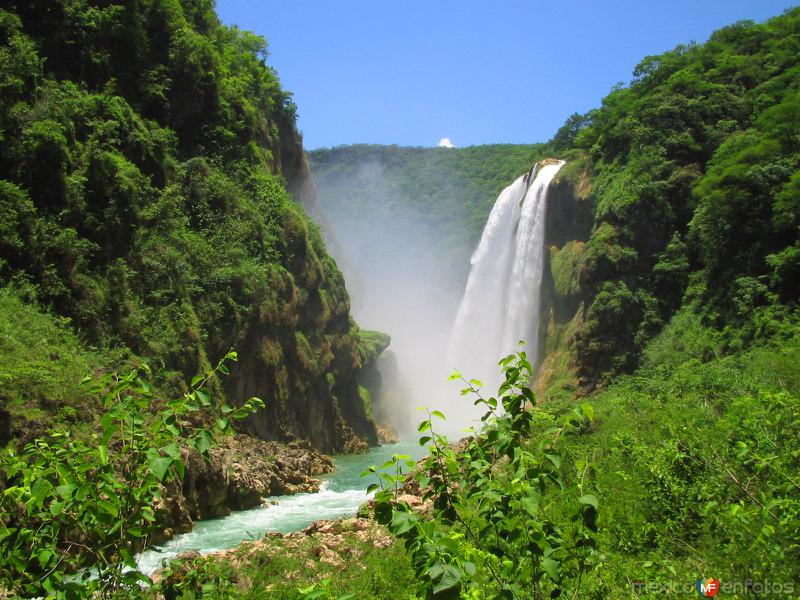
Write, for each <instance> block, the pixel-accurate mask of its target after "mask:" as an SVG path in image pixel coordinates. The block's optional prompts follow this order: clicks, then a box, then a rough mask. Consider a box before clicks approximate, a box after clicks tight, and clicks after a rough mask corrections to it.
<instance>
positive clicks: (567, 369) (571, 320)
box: [536, 161, 594, 398]
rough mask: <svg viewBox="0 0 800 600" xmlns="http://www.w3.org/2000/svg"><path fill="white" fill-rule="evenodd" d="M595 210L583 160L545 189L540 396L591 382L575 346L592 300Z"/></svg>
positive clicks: (565, 169)
mask: <svg viewBox="0 0 800 600" xmlns="http://www.w3.org/2000/svg"><path fill="white" fill-rule="evenodd" d="M593 208H594V207H593V201H592V197H591V181H590V178H589V173H588V170H587V166H586V164H585V163H584V162H582V161H568V162H567V164H566V165H564V166H563V167H562V168H561V170H560V171H559V172H558V174H557V175H556V177H555V178H554V179H553V182H552V183H551V184H550V190H549V192H548V205H547V217H546V219H547V220H546V224H545V240H544V244H545V254H544V258H545V264H544V272H543V274H542V288H541V289H542V301H541V317H540V318H541V321H540V325H539V356H538V357H537V363H538V364H539V369H538V376H537V383H536V388H537V393H538V394H539V395H540V396H542V397H544V398H548V397H554V396H559V395H572V394H574V393H576V392H578V391H579V390H580V386H585V385H586V384H587V383H588V382H589V379H588V378H587V373H586V371H587V369H586V368H587V365H583V364H581V363H580V362H579V361H578V360H576V358H577V357H576V344H577V342H578V340H579V338H580V335H581V332H582V331H583V328H584V321H585V318H586V310H585V307H586V306H587V302H591V297H590V287H591V286H590V285H588V282H587V281H586V280H585V273H584V265H585V261H586V243H587V241H588V240H589V237H590V235H591V233H592V226H593V212H592V211H593Z"/></svg>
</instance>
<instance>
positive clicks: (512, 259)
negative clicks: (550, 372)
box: [448, 160, 564, 394]
mask: <svg viewBox="0 0 800 600" xmlns="http://www.w3.org/2000/svg"><path fill="white" fill-rule="evenodd" d="M563 164H564V161H553V160H547V161H542V162H540V163H537V164H536V165H535V166H534V167H533V169H531V171H530V172H529V173H526V174H525V175H523V176H521V177H520V178H519V179H517V180H516V181H515V182H514V183H512V184H511V185H510V186H508V187H507V188H506V189H504V190H503V191H502V193H501V194H500V196H498V198H497V200H496V201H495V203H494V207H493V208H492V212H491V213H490V214H489V220H488V221H487V222H486V226H485V227H484V229H483V235H482V236H481V241H480V243H479V244H478V247H477V249H476V250H475V252H474V254H473V255H472V259H471V264H472V269H471V271H470V274H469V279H468V280H467V287H466V289H465V291H464V296H463V297H462V299H461V304H460V306H459V308H458V313H457V316H456V320H455V324H454V326H453V332H452V334H451V338H450V345H449V350H448V365H449V366H450V367H452V368H457V369H458V370H459V371H461V372H462V373H463V374H464V376H465V377H468V378H477V379H480V380H481V381H482V382H483V383H484V384H485V386H486V387H485V390H486V392H487V393H489V394H494V393H495V392H496V391H497V384H498V383H499V382H500V379H501V376H500V371H499V367H498V366H497V363H498V361H499V360H500V359H501V358H502V357H503V356H506V355H507V354H510V353H512V352H514V351H515V350H516V349H517V342H519V340H525V341H526V347H525V350H526V352H527V353H528V357H529V358H530V360H531V361H533V360H534V359H535V357H536V352H537V343H538V338H539V303H540V298H541V293H540V288H541V283H542V271H543V266H544V222H545V212H546V209H547V190H548V187H549V185H550V182H551V181H552V179H553V177H555V175H556V173H557V172H558V170H559V169H560V168H561V166H562V165H563Z"/></svg>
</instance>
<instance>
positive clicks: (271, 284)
mask: <svg viewBox="0 0 800 600" xmlns="http://www.w3.org/2000/svg"><path fill="white" fill-rule="evenodd" d="M7 4H8V5H7V6H6V8H4V9H3V10H0V65H1V68H0V89H2V95H0V284H2V287H0V317H2V318H0V385H1V386H2V391H0V402H2V405H1V406H0V439H1V440H2V441H3V442H5V441H8V439H14V440H15V441H16V444H11V445H9V447H8V448H7V449H6V450H4V451H3V452H2V453H0V471H2V481H0V483H1V484H2V495H1V496H0V508H2V512H0V550H2V552H0V562H2V564H0V566H1V567H2V568H1V569H0V582H2V585H4V586H7V587H10V588H13V590H14V591H18V592H19V593H20V594H21V595H27V596H35V595H44V596H54V597H85V596H86V595H87V594H90V593H92V592H93V591H99V592H101V593H102V594H103V595H106V596H109V595H114V594H123V595H133V594H134V593H141V594H144V595H147V594H163V596H164V597H166V598H193V597H206V598H215V597H217V598H232V597H236V598H239V597H250V598H266V597H287V598H294V597H297V598H335V597H340V598H352V597H362V598H381V597H386V598H413V597H442V598H445V597H463V598H474V599H478V598H480V599H482V598H493V597H501V598H533V599H536V600H539V599H541V598H544V597H547V596H549V597H553V598H556V597H572V598H597V599H601V598H636V597H642V596H645V597H648V596H649V597H675V598H678V597H686V594H687V593H689V594H691V593H694V591H693V588H692V586H693V582H695V581H696V580H697V579H698V578H701V577H716V578H719V579H720V580H721V581H722V582H723V584H724V583H731V584H734V583H738V584H740V585H744V583H745V581H747V580H750V581H751V582H753V584H754V587H753V589H752V590H745V589H742V590H741V591H740V592H732V595H733V596H734V597H737V596H738V597H744V596H752V595H760V594H762V592H758V588H756V587H755V586H757V585H760V586H764V585H765V584H768V585H770V586H775V585H780V586H784V587H783V588H782V590H783V591H782V592H777V591H775V588H774V587H773V588H771V589H768V590H766V591H765V592H764V594H763V595H765V596H772V595H777V596H780V595H786V596H793V595H796V593H797V590H796V589H795V587H796V586H797V582H798V581H800V544H798V540H800V467H798V465H800V454H799V453H798V448H800V313H798V306H797V300H798V292H799V291H800V288H798V285H800V284H798V281H800V242H799V241H798V233H800V200H799V199H800V137H799V136H798V131H800V62H799V61H800V58H799V57H800V9H793V10H790V11H788V12H787V13H786V14H785V15H783V16H781V17H778V18H775V19H772V20H770V21H768V22H766V23H763V24H753V23H747V22H744V23H737V24H734V25H732V26H730V27H727V28H725V29H722V30H720V31H718V32H716V33H715V34H713V35H712V37H711V39H710V40H709V41H708V42H707V43H705V44H702V45H698V44H693V45H690V46H680V47H678V48H676V49H675V50H673V51H671V52H667V53H665V54H662V55H660V56H654V57H648V58H646V59H645V60H644V61H642V63H640V65H639V66H638V67H637V68H636V71H635V72H634V79H633V81H632V82H631V83H630V85H628V86H619V87H617V88H615V89H614V90H613V91H612V92H611V94H609V96H607V97H606V98H605V99H604V100H603V103H602V105H601V106H600V107H599V108H597V109H596V110H593V111H590V112H589V113H588V114H586V115H574V116H573V117H571V118H570V119H569V120H568V121H567V123H566V124H565V125H564V127H562V128H561V129H560V130H559V131H558V132H557V133H556V135H555V136H554V138H553V139H552V140H551V141H550V142H548V143H547V144H544V145H535V146H485V147H475V148H465V149H455V150H453V149H419V148H398V147H378V146H350V147H343V148H335V149H331V150H320V151H316V152H314V153H312V154H311V155H310V159H311V161H312V163H313V166H314V169H315V171H316V173H317V176H318V178H319V181H320V184H321V188H322V190H323V197H322V199H321V201H322V203H323V206H325V208H327V209H333V210H334V211H335V212H336V213H337V214H339V215H340V216H342V218H345V219H350V220H351V222H353V223H356V224H358V226H359V227H364V228H367V227H375V226H376V224H377V226H378V227H384V226H385V227H387V228H388V226H389V225H390V224H391V223H392V222H393V220H396V219H397V218H409V219H412V220H413V222H414V223H417V224H419V227H420V228H428V229H429V231H428V232H427V233H431V232H435V236H434V239H436V240H437V244H439V248H440V249H441V250H442V255H444V256H446V257H447V258H446V262H447V265H446V267H447V268H450V270H451V272H452V276H453V277H454V278H455V279H456V280H457V279H459V278H462V279H463V276H464V275H465V274H466V273H465V270H466V268H467V260H466V258H467V256H468V254H469V251H470V250H471V248H472V247H473V246H474V244H475V242H476V241H477V238H478V235H479V233H480V230H481V228H482V227H483V224H484V222H485V218H486V215H487V214H488V211H489V209H490V206H491V203H492V201H493V200H494V198H495V197H496V195H497V194H498V193H499V191H500V190H501V188H502V187H504V186H505V185H507V184H508V183H509V182H510V181H511V180H513V178H514V177H516V176H518V175H519V174H521V173H522V172H524V171H526V170H527V169H528V168H529V167H530V166H531V163H532V162H533V160H535V159H537V158H541V157H544V156H547V155H558V156H560V157H564V158H566V159H568V161H569V162H568V163H567V165H566V166H565V168H564V169H563V170H562V172H560V173H559V176H558V177H557V179H556V180H555V182H554V185H553V188H552V190H551V191H552V194H553V196H552V198H551V210H550V212H549V216H548V223H547V230H548V233H547V240H546V243H547V244H548V246H549V252H547V253H546V256H547V257H548V258H549V261H548V264H547V268H546V274H545V294H544V298H543V305H544V306H545V311H544V313H545V314H544V315H543V321H545V324H546V327H543V328H542V331H546V332H547V339H546V340H545V344H544V348H545V357H544V358H545V360H544V362H543V363H542V367H541V369H540V372H539V373H538V374H537V375H538V378H539V386H540V387H542V388H544V393H543V394H540V398H541V399H542V400H541V401H538V402H537V399H536V398H535V397H534V394H533V392H532V391H531V390H530V389H529V387H528V385H529V384H530V383H531V375H532V371H533V369H532V365H531V363H530V362H529V361H528V357H527V356H526V355H525V354H524V353H519V354H518V355H516V356H510V357H506V358H505V359H503V360H502V361H501V363H500V365H501V368H502V369H503V372H504V374H505V383H504V384H503V385H502V386H501V388H500V389H499V390H498V394H497V395H496V396H493V397H486V396H482V395H481V392H480V390H479V388H480V383H479V382H476V381H474V380H470V381H466V384H467V387H466V388H465V390H464V393H463V395H464V396H465V401H468V400H469V398H470V397H476V400H475V402H476V403H477V404H479V405H481V406H483V407H484V408H485V409H486V416H485V423H486V428H485V429H484V430H483V431H482V432H481V433H480V434H476V435H474V436H472V437H470V438H468V439H466V440H465V441H462V442H461V443H459V444H458V445H457V446H456V447H451V446H449V445H448V444H447V440H446V439H445V438H444V437H443V436H441V435H440V434H438V432H437V431H435V429H436V427H437V426H438V425H437V423H436V419H440V418H443V417H444V415H441V414H440V413H431V414H430V415H429V416H428V418H427V419H425V420H424V421H423V422H422V424H421V425H420V432H421V434H422V438H421V439H420V442H421V444H423V445H426V446H427V447H428V449H429V451H430V456H429V457H428V458H427V459H425V461H424V462H423V463H422V465H421V466H420V467H419V468H418V469H417V470H416V471H415V472H414V474H413V476H412V478H411V479H410V480H408V481H403V480H402V477H403V475H402V470H403V468H404V467H405V466H407V465H406V464H405V461H406V457H403V456H395V457H394V459H393V460H392V461H390V462H389V463H388V464H387V465H384V469H389V472H382V473H381V472H380V471H379V469H377V468H376V469H374V470H373V471H372V472H373V473H374V474H377V475H378V476H379V483H377V484H375V486H374V488H373V489H375V490H376V492H377V493H376V500H375V505H374V514H375V516H376V519H377V520H378V521H379V522H380V523H381V524H382V525H383V526H385V527H386V528H387V529H388V530H389V531H391V532H392V533H393V534H394V535H395V536H397V538H398V539H399V540H402V541H403V543H404V549H405V551H403V548H401V546H400V544H399V543H392V540H391V539H390V540H389V543H387V544H385V545H381V547H376V546H375V545H374V544H370V543H367V542H365V541H364V539H362V538H360V537H359V536H358V535H356V533H358V532H355V531H344V532H339V533H341V534H342V535H343V536H344V538H345V541H344V542H341V543H340V544H339V547H338V549H337V550H336V552H334V556H330V555H328V554H326V552H325V550H323V547H325V548H327V546H324V544H323V543H322V542H320V541H319V539H318V538H315V537H314V535H316V534H313V535H310V536H309V537H308V538H299V539H294V538H281V539H270V540H267V541H264V542H258V543H257V544H256V545H254V547H248V548H243V549H240V550H238V551H237V552H236V553H233V554H232V555H228V556H226V557H224V558H217V559H201V560H199V561H194V562H191V563H181V562H180V561H176V562H175V563H174V564H173V565H172V567H171V568H170V571H169V572H168V573H167V574H166V577H165V579H164V580H163V582H162V583H161V584H160V586H159V587H157V588H154V589H151V590H149V591H148V590H139V588H138V587H135V586H136V581H139V580H141V576H140V575H139V574H137V573H136V572H135V571H127V570H126V568H125V567H131V566H133V553H134V552H135V551H136V550H137V549H139V548H141V547H142V545H144V544H145V543H147V541H148V540H149V539H152V535H153V534H154V533H155V532H156V525H155V523H156V519H157V516H158V511H159V506H160V504H159V501H160V498H159V496H160V494H161V485H163V484H165V483H166V484H170V483H175V482H176V481H177V479H178V478H179V477H180V476H181V475H182V471H183V469H184V462H183V458H182V457H183V455H182V453H181V449H182V447H193V448H194V449H195V450H198V451H200V452H201V453H204V452H206V451H207V450H208V448H209V446H210V444H211V443H212V441H213V436H214V434H215V433H217V432H220V431H226V430H228V429H229V427H230V425H231V420H232V419H234V418H238V417H244V416H246V415H249V416H248V419H249V420H248V428H249V430H251V431H255V432H256V433H258V434H259V435H262V436H266V437H273V436H284V437H291V436H301V437H303V436H305V437H310V438H312V439H313V441H315V442H316V443H317V444H319V445H321V446H323V447H324V448H327V449H340V448H343V447H348V446H347V445H348V442H350V441H352V439H353V434H354V433H355V434H357V435H360V436H364V437H367V438H370V439H371V438H373V437H374V436H375V428H374V424H373V423H372V421H371V411H372V408H373V407H372V398H371V395H370V392H369V390H368V389H367V388H366V387H360V386H359V381H358V377H357V375H358V371H359V369H360V368H361V367H362V365H365V364H370V363H374V360H375V358H376V356H377V355H378V354H379V353H380V352H381V351H382V349H383V348H385V346H386V344H387V343H388V339H387V337H386V336H384V335H382V334H379V333H377V332H364V331H360V330H358V328H357V326H355V324H354V323H353V322H352V320H351V319H350V318H349V316H348V309H349V300H348V297H347V294H346V291H345V288H344V282H343V281H342V277H341V274H340V273H339V271H338V269H337V268H336V265H335V264H334V263H333V261H332V259H331V258H330V257H329V256H328V255H327V253H326V251H325V249H324V247H323V244H322V241H321V236H320V232H319V230H318V228H317V227H316V226H314V225H313V224H311V223H310V222H309V221H308V218H307V216H306V215H305V212H304V210H303V208H302V207H301V206H300V205H298V204H297V203H296V202H295V200H294V199H293V198H292V197H291V196H290V195H289V194H288V192H287V191H286V188H287V186H291V187H293V189H299V187H298V186H301V185H302V184H301V181H300V180H302V179H303V178H304V177H305V176H307V175H308V173H307V169H306V165H305V162H304V159H303V158H302V148H301V145H300V140H299V135H298V133H297V131H296V128H295V124H294V120H295V108H294V106H293V104H292V102H291V100H290V98H289V96H288V94H286V92H284V91H283V90H281V88H280V86H279V83H278V80H277V78H276V76H275V73H274V72H273V71H272V70H271V69H270V68H269V67H267V66H266V63H265V58H266V46H265V42H264V41H263V40H262V39H260V38H257V37H255V36H253V35H251V34H247V33H243V32H240V31H238V30H237V29H235V28H228V27H224V26H222V25H221V24H220V23H219V21H218V20H217V18H216V16H215V15H214V12H213V9H212V5H211V3H210V2H205V1H195V0H149V1H143V2H135V3H127V2H126V3H121V2H103V3H95V2H90V1H89V0H34V1H32V2H30V1H26V2H11V3H7ZM292 178H294V181H292ZM354 183H355V185H354ZM354 189H355V190H356V191H355V192H354V191H353V190H354ZM379 196H380V198H379ZM378 199H380V200H381V201H380V202H378V201H377V200H378ZM384 200H385V201H384ZM368 212H373V213H374V214H375V219H369V220H367V219H360V218H358V217H359V216H361V215H363V214H367V213H368ZM354 233H355V235H361V234H365V232H364V231H362V230H359V229H356V230H355V231H354ZM231 346H236V347H237V348H239V349H240V350H241V351H242V353H243V356H244V358H243V360H242V361H241V362H240V363H238V365H237V366H236V367H234V369H233V373H232V375H233V377H231V378H230V379H229V380H228V382H227V383H226V384H224V385H223V384H220V383H215V380H214V379H213V378H212V377H211V375H212V374H213V372H214V370H212V369H211V368H210V364H212V363H211V360H212V358H213V357H216V356H221V355H225V354H226V352H227V351H228V348H230V347H231ZM532 358H537V357H532ZM125 362H129V363H130V364H131V368H130V369H126V371H127V372H128V373H129V374H128V375H125V376H121V377H120V376H116V375H109V374H107V373H108V371H109V369H110V368H112V367H113V366H114V365H119V364H120V363H125ZM532 362H533V361H532ZM147 365H153V366H155V367H157V368H158V369H159V371H161V372H164V373H165V375H166V377H165V380H164V381H163V382H161V383H159V386H158V388H153V390H154V391H151V388H150V384H149V383H148V382H147V381H146V379H145V378H144V377H143V376H142V375H141V374H140V373H143V372H147ZM218 368H219V369H221V370H222V369H223V368H222V367H218ZM93 369H94V370H95V375H94V377H92V378H91V380H92V381H95V387H94V388H87V387H81V386H79V385H78V384H77V381H78V379H79V378H80V377H82V376H83V375H85V374H86V373H89V372H91V371H92V370H93ZM196 372H203V373H205V375H204V376H202V377H200V378H196V379H194V380H193V381H192V383H191V384H190V385H188V386H187V385H185V384H183V383H181V382H182V381H183V380H184V379H185V378H186V377H188V376H189V375H191V374H193V373H196ZM164 390H170V391H174V390H178V391H179V393H177V394H176V395H177V396H178V397H179V398H180V399H179V400H177V401H174V402H166V403H165V402H163V401H162V400H161V398H164V397H172V395H167V394H164V393H162V392H163V391H164ZM157 392H158V393H157ZM252 393H255V394H256V395H259V396H263V397H265V398H266V399H267V400H268V403H267V405H266V409H265V410H259V411H257V412H255V414H251V413H253V412H254V411H255V409H256V408H258V404H259V403H258V402H257V401H250V402H247V401H246V400H245V398H246V397H247V396H249V395H251V394H252ZM576 394H580V395H586V396H588V397H587V398H584V399H582V400H580V401H576V399H575V395H576ZM212 397H213V398H215V399H217V400H216V401H212V399H211V398H212ZM229 404H231V405H234V406H240V408H239V409H234V408H232V407H231V406H229ZM101 407H102V408H101ZM501 407H502V409H503V410H502V411H501V410H500V408H501ZM201 409H205V410H206V411H207V412H210V413H211V414H210V415H206V416H199V414H200V412H201ZM353 429H356V431H355V432H354V431H353ZM15 446H16V447H15ZM414 487H416V488H417V491H419V492H420V495H421V498H422V499H423V500H424V501H425V502H428V503H429V507H428V508H427V512H418V511H419V509H420V507H419V506H418V505H417V504H416V503H413V502H411V501H410V500H409V498H408V497H404V495H403V494H401V492H407V491H409V489H410V490H412V491H413V489H414ZM422 509H423V511H424V510H426V509H425V507H424V506H423V507H422ZM370 528H371V529H370V533H369V535H371V536H381V535H385V532H386V529H382V528H381V527H380V526H379V525H378V524H372V525H370ZM361 531H362V532H363V530H361ZM318 533H319V532H318ZM290 540H294V541H293V542H292V543H290ZM318 542H319V543H318ZM328 550H330V549H329V548H328ZM311 555H313V556H311ZM337 555H338V558H337ZM342 557H344V558H342ZM323 558H324V559H325V560H323ZM364 567H366V568H364ZM91 569H96V573H97V575H98V576H97V577H95V578H91V577H88V575H89V572H90V570H91ZM637 582H638V583H637ZM789 585H792V586H795V587H792V588H791V589H790V588H788V587H786V586H789ZM762 589H763V587H762ZM0 592H2V590H0ZM784 592H785V593H784Z"/></svg>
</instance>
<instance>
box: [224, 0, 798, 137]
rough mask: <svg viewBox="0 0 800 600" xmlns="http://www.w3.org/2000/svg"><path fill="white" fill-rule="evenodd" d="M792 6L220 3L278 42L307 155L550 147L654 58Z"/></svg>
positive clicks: (685, 1)
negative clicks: (574, 119)
mask: <svg viewBox="0 0 800 600" xmlns="http://www.w3.org/2000/svg"><path fill="white" fill-rule="evenodd" d="M790 6H792V3H791V2H788V1H787V0H670V1H661V0H658V1H656V0H603V1H594V0H592V1H590V0H585V1H577V0H547V1H542V0H528V1H523V0H485V1H482V2H481V1H474V0H460V1H459V0H427V2H426V1H422V0H394V1H393V0H288V1H287V0H217V11H218V13H219V15H220V17H221V19H222V21H223V22H225V23H227V24H236V25H238V26H239V27H241V28H242V29H248V30H250V31H254V32H256V33H258V34H260V35H263V36H265V37H266V38H267V40H268V42H269V46H270V59H269V62H270V64H272V66H274V67H275V68H276V69H277V71H278V74H279V75H280V78H281V81H282V83H283V86H284V87H285V88H286V89H288V90H290V91H291V92H293V93H294V97H295V101H296V102H297V104H298V107H299V126H300V129H301V131H302V132H303V134H304V140H305V145H306V148H308V149H313V148H319V147H325V146H334V145H338V144H351V143H358V142H369V143H380V144H400V145H413V146H434V145H436V144H437V142H438V141H439V140H440V139H442V138H445V137H447V138H450V139H452V141H453V142H454V143H455V144H456V145H457V146H469V145H473V144H486V143H501V142H514V143H529V142H538V141H546V140H547V139H549V138H550V137H551V136H552V135H553V133H555V131H556V130H557V129H558V127H559V126H560V125H561V124H562V123H563V122H564V120H565V119H566V118H567V117H568V116H569V115H571V114H572V113H574V112H585V111H587V110H589V109H591V108H593V107H595V106H597V105H598V104H599V102H600V100H601V98H602V97H603V96H604V95H606V94H607V93H608V92H609V90H610V89H611V87H612V86H613V85H614V84H616V83H617V82H620V81H625V82H627V81H628V80H629V79H630V74H631V72H632V70H633V68H634V67H635V66H636V64H637V63H638V62H639V60H641V58H643V57H644V56H646V55H648V54H657V53H660V52H663V51H666V50H669V49H672V48H673V47H675V46H676V45H677V44H681V43H687V42H689V41H692V40H694V41H698V42H702V41H704V40H706V39H707V38H708V36H709V34H710V33H711V32H712V31H714V30H715V29H718V28H719V27H722V26H724V25H727V24H730V23H733V22H734V21H737V20H740V19H753V20H756V21H763V20H764V19H766V18H769V17H771V16H775V15H778V14H780V13H782V12H783V11H784V10H785V9H786V8H788V7H790Z"/></svg>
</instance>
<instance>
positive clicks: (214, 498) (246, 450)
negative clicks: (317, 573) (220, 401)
mask: <svg viewBox="0 0 800 600" xmlns="http://www.w3.org/2000/svg"><path fill="white" fill-rule="evenodd" d="M184 460H185V462H186V475H185V477H184V478H183V483H182V485H181V486H180V487H178V486H175V487H173V488H171V489H167V490H166V493H165V494H164V501H163V507H164V509H165V511H166V512H165V515H164V518H163V523H164V529H163V532H162V534H163V535H162V536H160V537H159V539H158V540H155V541H156V543H161V542H163V541H166V540H168V539H170V538H171V537H172V536H173V535H175V534H177V533H183V532H186V531H189V530H191V528H192V523H193V522H195V521H199V520H202V519H210V518H214V517H222V516H225V515H228V514H230V512H231V511H232V510H244V509H248V508H253V507H255V506H258V505H259V504H262V503H263V502H264V501H265V499H266V498H269V497H270V496H285V495H290V494H297V493H304V492H317V491H319V487H320V480H319V479H317V478H316V476H317V475H321V474H323V473H331V472H333V470H334V465H333V461H332V460H331V458H330V457H328V456H326V455H325V454H322V453H321V452H319V451H318V450H316V449H315V448H313V447H312V446H311V445H310V444H309V443H308V442H291V443H288V444H281V443H278V442H266V441H264V440H261V439H259V438H255V437H252V436H249V435H245V434H236V435H233V436H230V437H227V438H225V439H223V440H220V443H219V444H218V445H217V446H215V447H213V448H212V449H211V450H210V458H209V459H203V458H202V457H200V456H199V455H197V454H192V453H187V454H186V455H185V456H184Z"/></svg>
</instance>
